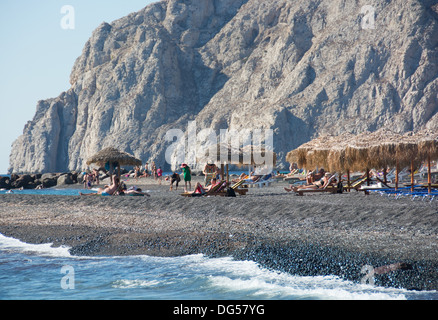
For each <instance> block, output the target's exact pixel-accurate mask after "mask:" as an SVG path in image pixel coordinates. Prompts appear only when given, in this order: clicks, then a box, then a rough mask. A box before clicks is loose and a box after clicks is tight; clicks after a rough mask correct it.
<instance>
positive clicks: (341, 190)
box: [336, 182, 344, 193]
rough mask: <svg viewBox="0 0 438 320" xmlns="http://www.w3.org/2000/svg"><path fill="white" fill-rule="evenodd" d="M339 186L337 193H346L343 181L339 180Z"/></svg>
mask: <svg viewBox="0 0 438 320" xmlns="http://www.w3.org/2000/svg"><path fill="white" fill-rule="evenodd" d="M337 188H338V190H337V191H336V193H344V185H343V184H342V182H338V186H337Z"/></svg>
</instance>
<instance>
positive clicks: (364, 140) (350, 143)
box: [286, 128, 438, 171]
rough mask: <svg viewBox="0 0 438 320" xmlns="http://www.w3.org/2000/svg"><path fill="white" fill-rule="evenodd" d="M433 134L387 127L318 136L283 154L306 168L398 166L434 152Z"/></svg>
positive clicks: (332, 168) (347, 168) (289, 160)
mask: <svg viewBox="0 0 438 320" xmlns="http://www.w3.org/2000/svg"><path fill="white" fill-rule="evenodd" d="M437 141H438V139H437V134H434V133H433V132H432V131H424V132H422V133H415V134H414V133H410V134H405V135H402V134H398V133H395V132H392V131H391V130H388V129H385V128H383V129H380V130H377V131H375V132H364V133H362V134H359V135H356V136H353V135H351V134H348V133H345V134H342V135H340V136H321V137H318V138H316V139H314V140H312V141H310V142H307V143H305V144H303V145H301V146H300V147H298V148H297V149H295V150H293V151H291V152H289V153H288V154H287V157H286V160H287V161H288V162H291V163H292V162H296V163H297V164H298V166H300V167H302V168H306V169H313V168H315V167H326V168H328V170H330V171H346V170H352V171H355V170H358V171H359V170H364V169H366V168H387V167H391V166H395V165H396V164H398V165H399V166H401V167H405V166H408V165H410V163H411V161H414V163H415V165H416V166H418V164H419V162H421V161H422V160H424V156H425V154H426V153H427V154H431V155H434V156H436V155H437V153H438V152H437V149H436V146H437Z"/></svg>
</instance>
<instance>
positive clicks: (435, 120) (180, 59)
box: [10, 0, 438, 172]
mask: <svg viewBox="0 0 438 320" xmlns="http://www.w3.org/2000/svg"><path fill="white" fill-rule="evenodd" d="M437 22H438V6H437V3H436V1H432V0H430V1H429V0H424V1H419V0H407V1H402V0H395V1H377V0H367V1H343V0H330V1H328V0H314V1H288V0H270V1H258V0H185V1H182V0H180V1H177V0H167V1H160V2H157V3H154V4H152V5H149V6H147V7H146V8H144V9H143V10H141V11H139V12H136V13H132V14H130V15H128V16H127V17H124V18H121V19H119V20H117V21H114V22H112V23H111V24H108V23H102V24H101V25H100V26H99V27H98V28H97V29H96V30H95V31H94V32H93V34H92V36H91V38H90V39H89V41H88V42H87V43H86V44H85V47H84V49H83V53H82V55H81V56H80V57H79V58H78V59H77V61H76V63H75V65H74V66H73V70H72V73H71V78H70V82H71V88H70V89H69V90H68V91H67V92H64V93H62V94H61V95H60V96H59V97H57V98H54V99H48V100H45V101H40V102H38V104H37V110H36V114H35V116H34V118H33V120H32V121H30V122H29V123H28V124H27V125H26V126H25V128H24V132H23V135H22V136H20V137H19V138H18V139H17V140H16V141H15V142H14V144H13V148H12V153H11V156H10V171H11V172H63V171H68V170H76V169H82V168H84V167H85V166H86V165H85V162H86V159H87V158H88V157H90V156H91V155H93V154H94V153H96V152H97V151H99V150H101V149H102V148H104V147H108V146H114V147H117V148H119V149H121V150H123V151H126V152H129V153H132V154H133V155H135V156H136V157H137V158H140V159H142V160H143V161H144V162H146V161H155V162H156V163H158V164H160V165H162V166H164V167H165V168H168V167H169V164H166V161H165V154H166V149H168V147H169V144H170V143H169V142H166V140H165V136H166V132H168V131H169V130H170V129H180V130H183V131H184V132H185V131H187V126H188V123H189V121H196V125H197V128H198V130H201V129H204V128H211V129H212V130H214V131H215V132H217V134H219V130H220V129H236V130H241V129H243V128H246V129H250V130H251V129H252V130H255V129H272V130H273V131H274V149H275V151H276V152H277V154H278V163H279V164H280V165H287V164H286V163H285V160H284V157H285V155H286V153H287V152H288V151H290V150H292V149H293V148H295V147H297V146H299V145H300V144H302V143H304V142H306V141H308V140H310V139H312V138H315V137H316V136H319V135H321V134H326V133H333V134H339V133H342V132H346V131H347V132H351V133H360V132H363V131H365V130H370V131H374V130H376V129H379V128H381V127H387V128H390V129H393V130H395V131H397V132H405V131H411V130H417V129H422V128H424V127H428V128H438V113H437V111H438V50H437V48H438V23H437ZM173 159H175V155H174V156H173Z"/></svg>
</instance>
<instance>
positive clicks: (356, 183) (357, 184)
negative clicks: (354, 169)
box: [344, 177, 367, 191]
mask: <svg viewBox="0 0 438 320" xmlns="http://www.w3.org/2000/svg"><path fill="white" fill-rule="evenodd" d="M366 181H367V178H366V177H365V178H359V179H356V180H354V181H353V182H352V183H351V184H350V186H344V189H346V190H351V189H355V190H356V191H358V190H359V188H360V187H361V186H362V184H363V183H364V182H366Z"/></svg>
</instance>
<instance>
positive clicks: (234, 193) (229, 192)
mask: <svg viewBox="0 0 438 320" xmlns="http://www.w3.org/2000/svg"><path fill="white" fill-rule="evenodd" d="M235 196H236V192H234V189H233V188H227V193H226V194H225V197H235Z"/></svg>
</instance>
